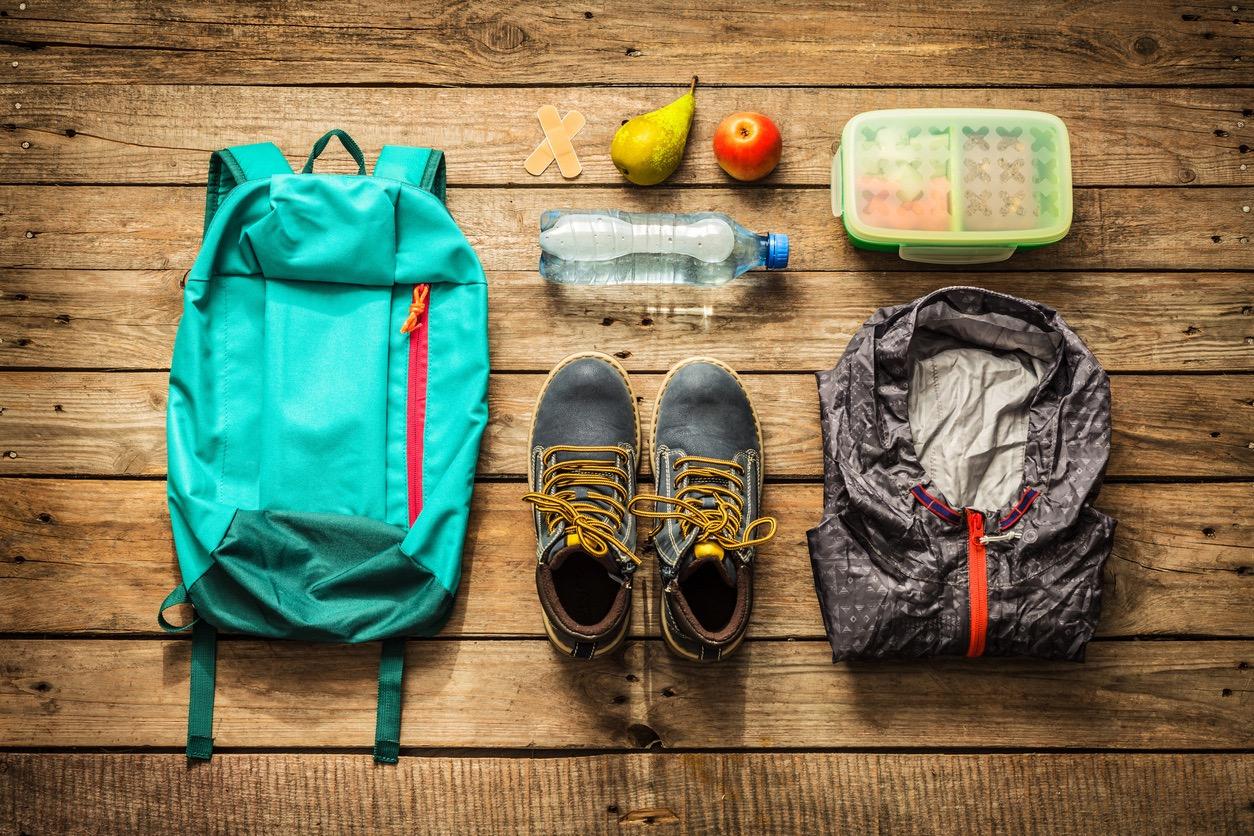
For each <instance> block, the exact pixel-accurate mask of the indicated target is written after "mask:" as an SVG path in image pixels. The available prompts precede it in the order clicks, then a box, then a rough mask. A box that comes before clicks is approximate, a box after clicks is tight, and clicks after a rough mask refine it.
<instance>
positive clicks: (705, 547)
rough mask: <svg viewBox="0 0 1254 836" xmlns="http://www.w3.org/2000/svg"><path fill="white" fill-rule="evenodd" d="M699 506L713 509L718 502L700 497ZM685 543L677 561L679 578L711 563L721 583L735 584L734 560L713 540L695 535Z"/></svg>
mask: <svg viewBox="0 0 1254 836" xmlns="http://www.w3.org/2000/svg"><path fill="white" fill-rule="evenodd" d="M701 507H702V508H703V509H705V510H714V509H715V508H717V507H718V504H717V503H716V502H715V501H714V497H712V496H706V497H702V499H701ZM686 545H687V547H686V548H685V549H684V556H683V557H682V558H680V561H679V575H678V577H679V580H681V581H685V580H687V579H688V578H689V577H691V576H692V575H693V573H695V572H697V571H698V570H700V569H701V567H703V566H705V565H707V564H711V563H712V564H713V565H714V567H715V568H716V569H717V570H718V576H719V577H720V578H722V580H723V583H725V584H727V585H728V586H735V585H736V563H735V560H734V558H733V556H732V555H730V554H727V553H726V552H725V551H724V549H723V547H722V546H720V545H719V544H718V543H717V542H716V541H715V540H713V539H709V538H702V537H700V536H697V537H695V538H694V539H693V542H691V543H689V544H686Z"/></svg>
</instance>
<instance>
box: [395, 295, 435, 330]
mask: <svg viewBox="0 0 1254 836" xmlns="http://www.w3.org/2000/svg"><path fill="white" fill-rule="evenodd" d="M430 292H431V285H428V284H416V285H414V301H413V302H412V303H411V304H410V306H409V316H407V317H405V324H404V325H402V326H401V333H402V334H408V333H409V332H411V331H413V330H415V329H417V328H418V322H419V321H420V320H421V319H422V312H423V311H425V310H426V309H427V296H428V295H429V294H430Z"/></svg>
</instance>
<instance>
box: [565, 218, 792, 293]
mask: <svg viewBox="0 0 1254 836" xmlns="http://www.w3.org/2000/svg"><path fill="white" fill-rule="evenodd" d="M540 250H541V254H540V275H542V276H544V278H546V279H548V280H549V281H551V282H558V283H560V284H695V285H721V284H726V283H727V282H729V281H731V280H732V279H734V278H736V277H737V276H739V275H740V274H741V273H743V272H745V271H746V270H751V269H753V268H754V267H766V269H768V270H776V269H779V268H781V267H785V266H787V265H788V236H787V235H780V234H777V233H768V234H766V235H758V234H756V233H753V232H750V231H749V230H747V229H745V228H744V227H743V226H741V225H740V224H738V223H736V222H735V221H733V220H732V219H731V218H729V217H727V216H726V215H723V214H721V213H718V212H693V213H690V214H686V215H677V214H673V213H669V212H619V211H617V210H615V209H550V210H549V211H547V212H545V213H544V214H543V215H542V216H541V217H540Z"/></svg>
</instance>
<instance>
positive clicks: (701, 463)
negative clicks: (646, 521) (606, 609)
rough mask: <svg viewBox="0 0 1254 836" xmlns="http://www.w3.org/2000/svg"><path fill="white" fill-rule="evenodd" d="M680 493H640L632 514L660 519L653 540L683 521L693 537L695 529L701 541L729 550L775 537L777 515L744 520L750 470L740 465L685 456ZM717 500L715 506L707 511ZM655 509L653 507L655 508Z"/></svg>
mask: <svg viewBox="0 0 1254 836" xmlns="http://www.w3.org/2000/svg"><path fill="white" fill-rule="evenodd" d="M674 485H675V495H674V496H661V495H658V494H639V495H637V496H636V498H635V499H633V500H632V501H631V503H630V510H631V511H632V512H633V513H634V514H636V515H637V516H640V517H648V518H651V519H655V520H658V524H657V527H656V528H654V530H653V532H652V534H651V535H650V536H653V535H655V534H657V532H658V530H659V529H660V528H661V526H662V525H663V524H664V523H665V522H666V521H667V520H678V521H679V526H680V531H681V532H682V533H683V536H684V537H687V536H688V535H689V534H691V533H692V531H693V530H694V529H695V530H697V531H698V532H699V534H698V535H697V537H698V540H700V541H704V542H713V543H718V544H719V545H720V546H721V547H722V548H723V549H724V550H726V551H736V550H738V549H748V548H753V547H755V546H760V545H762V544H763V543H766V542H767V541H768V540H770V539H771V538H772V537H774V536H775V529H776V528H777V522H776V520H775V518H774V517H765V516H764V517H758V518H757V519H755V520H752V521H750V522H749V524H748V526H746V527H745V529H744V532H745V533H744V535H743V536H742V535H741V534H740V529H741V524H742V523H743V522H744V492H745V480H744V468H743V467H742V466H741V465H740V464H738V463H737V462H733V461H727V460H725V459H710V458H705V457H703V456H681V457H680V458H678V459H676V461H675V477H674ZM706 497H713V499H714V507H713V508H706V507H704V505H705V503H704V501H703V500H704V499H705V498H706ZM649 506H653V507H649Z"/></svg>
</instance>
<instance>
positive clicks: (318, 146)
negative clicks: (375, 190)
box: [300, 128, 366, 176]
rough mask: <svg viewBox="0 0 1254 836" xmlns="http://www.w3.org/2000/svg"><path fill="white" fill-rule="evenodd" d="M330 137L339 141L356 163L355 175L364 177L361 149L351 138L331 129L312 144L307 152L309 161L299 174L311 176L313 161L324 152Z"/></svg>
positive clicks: (363, 161) (340, 131)
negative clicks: (311, 147) (310, 149)
mask: <svg viewBox="0 0 1254 836" xmlns="http://www.w3.org/2000/svg"><path fill="white" fill-rule="evenodd" d="M332 137H336V138H337V139H339V141H340V143H341V144H342V145H343V146H344V148H345V149H346V150H347V151H348V153H349V154H351V155H352V157H353V159H354V160H356V161H357V173H358V174H360V175H363V176H364V175H365V173H366V156H365V155H364V154H362V153H361V148H360V147H359V146H358V145H357V143H356V142H354V141H353V138H352V137H351V136H349V135H348V134H347V133H346V132H344V131H342V130H340V129H339V128H332V129H331V130H329V131H327V132H326V133H324V134H323V135H322V137H321V138H320V139H319V140H318V141H317V142H315V143H314V147H313V150H312V151H310V152H309V159H307V160H305V167H304V168H302V169H301V170H300V173H301V174H313V165H314V160H316V159H318V155H319V154H321V153H322V152H323V151H325V150H326V147H327V143H328V142H330V141H331V138H332Z"/></svg>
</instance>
